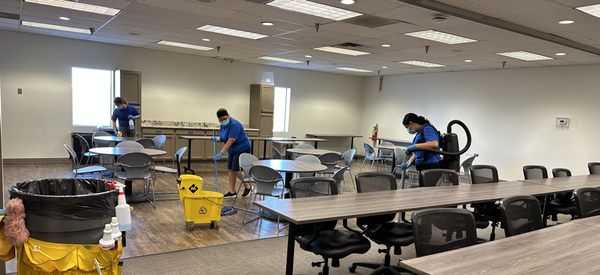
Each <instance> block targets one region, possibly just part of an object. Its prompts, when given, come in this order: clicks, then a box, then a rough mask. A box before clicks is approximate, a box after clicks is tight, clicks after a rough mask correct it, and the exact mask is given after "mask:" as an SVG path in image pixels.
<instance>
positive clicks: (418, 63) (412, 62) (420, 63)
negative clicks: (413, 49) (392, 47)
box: [398, 60, 446, 68]
mask: <svg viewBox="0 0 600 275" xmlns="http://www.w3.org/2000/svg"><path fill="white" fill-rule="evenodd" d="M398 63H402V64H406V65H413V66H419V67H427V68H437V67H446V65H442V64H436V63H430V62H425V61H419V60H408V61H400V62H398Z"/></svg>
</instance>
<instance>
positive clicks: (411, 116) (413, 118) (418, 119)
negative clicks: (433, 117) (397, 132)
mask: <svg viewBox="0 0 600 275" xmlns="http://www.w3.org/2000/svg"><path fill="white" fill-rule="evenodd" d="M411 122H414V123H417V124H419V125H423V124H431V123H429V120H427V119H426V118H424V117H422V116H418V115H417V114H415V113H408V114H406V115H405V116H404V119H403V120H402V124H403V125H404V126H408V124H410V123H411Z"/></svg>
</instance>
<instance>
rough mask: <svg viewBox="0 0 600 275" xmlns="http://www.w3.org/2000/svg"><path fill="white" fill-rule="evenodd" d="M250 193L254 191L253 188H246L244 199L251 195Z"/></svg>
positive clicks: (243, 194)
mask: <svg viewBox="0 0 600 275" xmlns="http://www.w3.org/2000/svg"><path fill="white" fill-rule="evenodd" d="M250 191H252V188H244V193H242V197H245V196H248V194H250Z"/></svg>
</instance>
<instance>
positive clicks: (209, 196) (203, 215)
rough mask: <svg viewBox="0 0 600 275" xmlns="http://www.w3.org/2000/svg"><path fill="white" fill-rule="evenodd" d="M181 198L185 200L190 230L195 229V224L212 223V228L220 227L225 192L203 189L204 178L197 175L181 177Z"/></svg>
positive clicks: (184, 205) (186, 217)
mask: <svg viewBox="0 0 600 275" xmlns="http://www.w3.org/2000/svg"><path fill="white" fill-rule="evenodd" d="M179 199H180V200H181V201H182V202H183V212H184V214H185V224H186V227H187V229H188V230H190V231H192V230H194V224H210V228H214V229H217V228H219V221H220V220H221V207H222V206H223V194H221V193H219V192H212V191H202V178H201V177H199V176H196V175H181V176H180V177H179Z"/></svg>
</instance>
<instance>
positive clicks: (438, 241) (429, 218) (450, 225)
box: [412, 208, 477, 257]
mask: <svg viewBox="0 0 600 275" xmlns="http://www.w3.org/2000/svg"><path fill="white" fill-rule="evenodd" d="M412 223H413V231H414V234H415V251H416V252H417V257H421V256H426V255H431V254H435V253H440V252H444V251H449V250H453V249H458V248H462V247H467V246H471V245H474V244H476V243H477V230H476V228H475V218H474V217H473V214H472V213H471V212H469V211H468V210H466V209H456V208H432V209H426V210H420V211H416V212H414V213H413V214H412Z"/></svg>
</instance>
